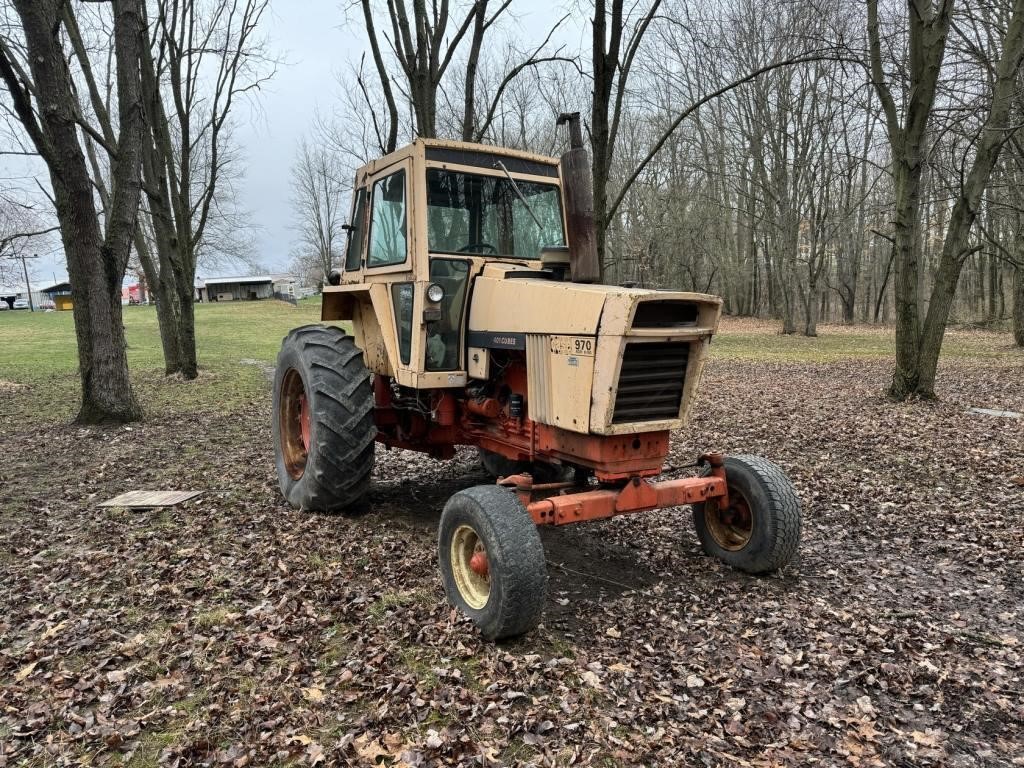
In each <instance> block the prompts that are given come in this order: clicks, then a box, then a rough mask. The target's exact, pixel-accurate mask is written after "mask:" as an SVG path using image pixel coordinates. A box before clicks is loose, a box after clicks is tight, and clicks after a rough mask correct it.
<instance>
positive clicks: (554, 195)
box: [427, 168, 565, 259]
mask: <svg viewBox="0 0 1024 768" xmlns="http://www.w3.org/2000/svg"><path fill="white" fill-rule="evenodd" d="M516 187H518V188H519V193H520V194H522V198H523V199H520V196H519V194H516ZM524 200H525V203H524ZM531 212H532V215H531ZM534 217H536V219H534ZM538 222H539V226H538ZM427 234H428V238H427V239H428V244H429V249H430V251H431V252H432V253H476V254H482V255H485V256H491V255H496V256H512V257H514V258H517V259H537V258H540V252H541V248H543V247H544V246H546V245H564V244H565V233H564V232H563V230H562V205H561V197H560V195H559V193H558V187H556V186H554V185H551V184H537V183H535V182H532V181H523V180H521V179H516V181H515V184H514V185H513V183H512V181H511V180H510V179H507V178H502V177H500V176H479V175H476V174H471V173H458V172H455V171H446V170H443V169H440V168H429V169H428V170H427Z"/></svg>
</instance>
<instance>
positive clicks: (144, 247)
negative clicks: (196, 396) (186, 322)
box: [135, 227, 181, 376]
mask: <svg viewBox="0 0 1024 768" xmlns="http://www.w3.org/2000/svg"><path fill="white" fill-rule="evenodd" d="M135 252H136V253H137V254H138V255H139V263H140V264H141V265H142V271H143V273H144V274H145V275H146V282H147V283H148V284H149V285H150V286H151V287H152V292H153V296H154V297H155V299H156V319H157V325H158V326H159V328H160V346H161V348H162V349H163V353H164V373H165V374H166V375H168V376H170V375H171V374H172V373H177V372H178V371H179V370H181V345H180V343H179V340H178V319H177V315H176V313H175V312H174V302H173V301H172V300H171V299H170V297H169V295H168V285H167V281H166V280H161V279H160V271H159V268H158V266H157V265H156V264H155V263H154V262H153V255H152V253H151V252H150V250H149V245H148V244H147V243H146V241H145V237H144V235H143V232H142V229H141V227H136V232H135ZM142 298H143V297H141V296H140V300H141V299H142Z"/></svg>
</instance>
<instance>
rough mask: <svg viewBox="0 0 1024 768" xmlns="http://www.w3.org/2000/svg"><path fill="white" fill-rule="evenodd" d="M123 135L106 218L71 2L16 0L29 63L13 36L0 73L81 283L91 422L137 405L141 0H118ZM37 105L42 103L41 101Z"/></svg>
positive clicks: (81, 360)
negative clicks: (133, 253) (133, 311)
mask: <svg viewBox="0 0 1024 768" xmlns="http://www.w3.org/2000/svg"><path fill="white" fill-rule="evenodd" d="M111 5H112V9H113V38H114V59H115V64H116V71H117V77H116V83H117V103H118V109H117V113H118V121H117V122H118V128H119V132H118V136H117V146H116V149H115V152H116V163H115V166H114V171H113V173H112V176H111V198H110V205H109V207H108V209H107V211H106V216H105V224H106V228H105V231H104V228H103V227H102V226H101V223H100V218H99V214H98V212H97V210H96V206H95V199H94V197H93V187H92V180H91V178H90V174H89V169H88V166H87V164H86V160H85V155H84V153H83V150H82V144H81V142H80V140H79V128H80V127H81V123H80V120H79V119H78V109H77V100H76V97H75V93H74V89H73V84H72V78H71V73H70V71H69V69H68V65H67V52H66V51H65V50H64V48H63V45H62V40H61V36H60V35H59V34H56V32H57V31H58V30H60V28H61V27H62V24H63V12H64V11H65V4H64V3H63V2H59V0H17V2H15V8H16V10H17V12H18V16H19V18H20V21H21V30H22V32H23V34H24V45H25V53H26V56H25V59H26V60H27V69H26V68H25V66H23V63H22V62H21V61H20V60H19V59H18V58H17V56H16V55H15V54H14V53H13V50H14V46H13V45H12V44H11V42H10V41H9V40H3V41H2V45H0V77H2V79H3V81H4V83H5V85H6V87H7V90H8V92H9V95H10V98H11V101H12V103H13V107H14V110H15V113H16V114H17V116H18V119H19V120H20V121H21V124H22V125H23V127H24V130H25V132H26V133H27V134H28V136H29V137H30V138H31V140H32V143H33V145H34V146H35V149H36V151H37V152H38V153H39V155H40V157H41V158H42V159H43V161H44V162H45V163H46V166H47V169H48V170H49V175H50V182H51V185H52V188H53V200H54V204H55V208H56V212H57V219H58V221H59V222H60V227H61V238H62V240H63V243H64V250H65V253H66V255H67V262H68V274H69V275H70V277H71V282H72V285H73V286H74V291H75V301H74V318H75V334H76V338H77V342H78V364H79V375H80V377H81V383H82V403H81V408H80V409H79V412H78V419H79V420H80V421H82V422H86V423H96V422H102V421H132V420H135V419H137V418H139V417H140V416H141V409H140V408H139V405H138V402H137V401H136V399H135V394H134V392H133V391H132V387H131V382H130V380H129V377H128V361H127V357H126V355H125V342H124V327H123V325H122V322H121V280H122V278H123V276H124V273H125V267H126V266H127V264H128V255H129V251H130V249H131V241H132V233H133V231H134V229H135V220H136V216H137V214H138V207H139V198H140V195H141V183H140V167H141V159H142V136H143V132H144V129H145V125H144V119H143V113H142V109H141V85H140V60H141V57H142V54H143V51H142V49H141V40H142V39H143V18H142V11H143V9H142V3H141V0H112V3H111ZM37 105H45V108H40V107H39V106H37Z"/></svg>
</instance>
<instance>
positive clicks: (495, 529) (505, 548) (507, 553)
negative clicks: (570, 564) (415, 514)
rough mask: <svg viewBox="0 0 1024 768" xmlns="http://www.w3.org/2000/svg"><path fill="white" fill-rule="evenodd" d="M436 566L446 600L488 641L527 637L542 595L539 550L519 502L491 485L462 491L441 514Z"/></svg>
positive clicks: (542, 564) (543, 581) (537, 615)
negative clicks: (438, 566) (438, 567)
mask: <svg viewBox="0 0 1024 768" xmlns="http://www.w3.org/2000/svg"><path fill="white" fill-rule="evenodd" d="M437 550H438V561H439V564H440V568H441V581H442V582H443V584H444V591H445V593H446V594H447V595H448V601H449V602H450V603H451V604H452V605H454V606H455V607H456V608H458V609H459V610H460V611H462V612H463V613H464V614H466V615H467V616H468V617H469V618H470V619H472V621H473V623H474V624H476V626H477V628H479V630H480V633H481V634H482V635H483V636H484V638H486V639H487V640H504V639H506V638H511V637H517V636H519V635H523V634H525V633H527V632H529V631H530V630H531V629H533V628H534V627H536V626H537V624H539V623H540V619H541V614H542V613H543V612H544V601H545V599H546V596H547V585H548V576H547V568H546V566H545V562H544V546H543V545H542V544H541V540H540V534H539V533H538V532H537V526H536V525H534V522H533V520H532V519H531V518H530V515H529V514H528V513H527V511H526V508H525V507H524V506H523V505H522V503H521V502H520V501H519V498H518V497H517V496H516V495H515V494H514V493H513V492H512V491H510V490H508V489H506V488H501V487H499V486H495V485H481V486H476V487H475V488H467V489H466V490H464V491H459V492H458V493H456V494H455V495H454V496H452V497H451V498H450V499H449V500H448V503H447V504H445V506H444V511H443V512H442V513H441V525H440V527H439V529H438V542H437Z"/></svg>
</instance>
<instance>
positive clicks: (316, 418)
mask: <svg viewBox="0 0 1024 768" xmlns="http://www.w3.org/2000/svg"><path fill="white" fill-rule="evenodd" d="M273 433H274V458H275V461H276V464H277V476H278V480H279V483H280V486H281V493H283V494H284V497H285V498H286V499H287V500H288V502H289V503H290V504H291V505H292V506H295V507H298V508H299V509H303V510H311V511H318V512H337V511H341V510H343V509H345V508H347V507H350V506H352V505H353V504H355V503H356V502H358V501H359V500H360V499H362V497H363V496H364V495H365V494H366V492H367V490H368V489H369V485H370V473H371V472H372V471H373V457H374V438H375V437H376V434H377V430H376V427H375V426H374V423H373V390H372V389H371V387H370V374H369V371H367V369H366V366H365V365H364V364H363V353H362V352H361V351H360V349H359V348H358V347H357V346H356V345H355V342H354V341H353V339H352V337H351V336H347V335H346V334H345V332H344V331H342V330H341V329H340V328H335V327H333V326H326V325H307V326H303V327H301V328H296V329H295V330H294V331H292V332H291V333H289V334H288V335H287V336H286V337H285V339H284V342H283V343H282V345H281V351H280V353H279V354H278V356H277V369H276V370H275V373H274V415H273Z"/></svg>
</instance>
